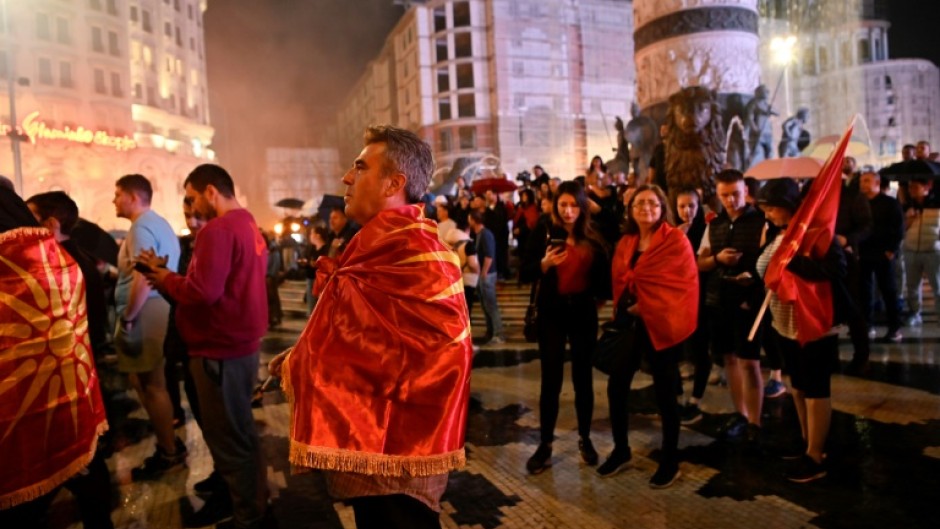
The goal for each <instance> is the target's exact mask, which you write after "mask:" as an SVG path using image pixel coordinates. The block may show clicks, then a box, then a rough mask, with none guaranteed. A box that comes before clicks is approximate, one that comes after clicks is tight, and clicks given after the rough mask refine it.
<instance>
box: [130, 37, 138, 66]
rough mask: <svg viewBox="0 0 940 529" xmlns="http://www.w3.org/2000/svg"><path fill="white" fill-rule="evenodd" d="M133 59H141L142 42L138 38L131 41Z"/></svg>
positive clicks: (135, 60)
mask: <svg viewBox="0 0 940 529" xmlns="http://www.w3.org/2000/svg"><path fill="white" fill-rule="evenodd" d="M131 60H132V61H134V62H137V61H140V43H139V42H137V41H136V40H132V41H131Z"/></svg>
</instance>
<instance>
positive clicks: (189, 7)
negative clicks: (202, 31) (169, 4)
mask: <svg viewBox="0 0 940 529" xmlns="http://www.w3.org/2000/svg"><path fill="white" fill-rule="evenodd" d="M186 15H187V16H188V17H189V19H190V20H192V19H193V5H192V4H186Z"/></svg>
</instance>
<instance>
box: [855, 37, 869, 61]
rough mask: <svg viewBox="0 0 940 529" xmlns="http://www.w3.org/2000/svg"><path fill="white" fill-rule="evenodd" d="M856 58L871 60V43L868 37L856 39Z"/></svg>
mask: <svg viewBox="0 0 940 529" xmlns="http://www.w3.org/2000/svg"><path fill="white" fill-rule="evenodd" d="M858 60H859V62H871V43H870V42H869V40H868V39H861V40H859V41H858Z"/></svg>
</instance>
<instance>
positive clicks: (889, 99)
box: [885, 94, 894, 105]
mask: <svg viewBox="0 0 940 529" xmlns="http://www.w3.org/2000/svg"><path fill="white" fill-rule="evenodd" d="M885 102H887V103H888V105H893V104H894V94H888V97H887V98H886V100H885Z"/></svg>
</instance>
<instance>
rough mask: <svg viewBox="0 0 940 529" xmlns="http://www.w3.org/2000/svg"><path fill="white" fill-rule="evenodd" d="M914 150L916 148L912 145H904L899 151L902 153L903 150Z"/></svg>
mask: <svg viewBox="0 0 940 529" xmlns="http://www.w3.org/2000/svg"><path fill="white" fill-rule="evenodd" d="M916 148H917V147H916V146H914V144H913V143H905V144H904V147H901V150H902V151H903V150H905V149H916Z"/></svg>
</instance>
